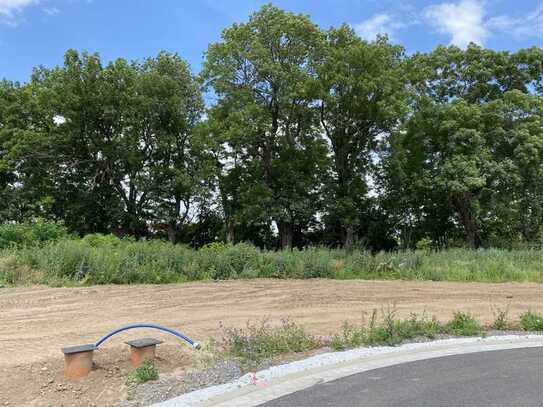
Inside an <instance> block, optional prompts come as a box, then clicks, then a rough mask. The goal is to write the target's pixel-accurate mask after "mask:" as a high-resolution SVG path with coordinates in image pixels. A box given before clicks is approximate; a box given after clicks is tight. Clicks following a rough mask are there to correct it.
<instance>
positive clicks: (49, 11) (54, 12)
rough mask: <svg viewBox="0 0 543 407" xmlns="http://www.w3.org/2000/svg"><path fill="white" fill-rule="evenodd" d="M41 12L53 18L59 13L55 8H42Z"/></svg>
mask: <svg viewBox="0 0 543 407" xmlns="http://www.w3.org/2000/svg"><path fill="white" fill-rule="evenodd" d="M43 12H44V13H45V14H47V15H49V16H55V15H57V14H58V13H60V10H59V9H58V8H56V7H44V9H43Z"/></svg>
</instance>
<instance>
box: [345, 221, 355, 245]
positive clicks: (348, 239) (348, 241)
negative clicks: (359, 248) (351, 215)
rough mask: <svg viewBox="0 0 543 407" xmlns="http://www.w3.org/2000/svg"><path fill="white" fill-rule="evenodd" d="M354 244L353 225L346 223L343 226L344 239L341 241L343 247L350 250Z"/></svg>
mask: <svg viewBox="0 0 543 407" xmlns="http://www.w3.org/2000/svg"><path fill="white" fill-rule="evenodd" d="M353 244H354V227H353V225H347V226H346V227H345V241H344V242H343V248H344V249H346V250H350V249H351V248H352V247H353Z"/></svg>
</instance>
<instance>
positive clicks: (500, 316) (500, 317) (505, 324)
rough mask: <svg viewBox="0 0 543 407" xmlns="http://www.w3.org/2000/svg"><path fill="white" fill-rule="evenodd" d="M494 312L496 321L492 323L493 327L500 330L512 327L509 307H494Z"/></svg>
mask: <svg viewBox="0 0 543 407" xmlns="http://www.w3.org/2000/svg"><path fill="white" fill-rule="evenodd" d="M493 313H494V322H493V323H492V329H497V330H499V331H505V330H506V329H509V328H510V324H509V309H508V308H505V309H500V308H497V309H493Z"/></svg>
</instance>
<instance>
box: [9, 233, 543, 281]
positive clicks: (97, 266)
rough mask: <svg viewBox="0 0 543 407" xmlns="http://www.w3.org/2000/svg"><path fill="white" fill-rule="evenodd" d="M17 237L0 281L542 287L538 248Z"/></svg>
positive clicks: (542, 254)
mask: <svg viewBox="0 0 543 407" xmlns="http://www.w3.org/2000/svg"><path fill="white" fill-rule="evenodd" d="M44 234H45V232H44ZM4 235H6V233H4ZM16 237H17V238H18V237H19V235H17V236H16ZM23 237H24V236H23ZM23 237H21V239H19V240H17V239H15V237H10V238H9V239H10V242H15V241H21V242H32V241H34V242H35V244H30V243H28V244H27V243H20V244H19V243H17V244H15V243H13V244H11V245H10V246H9V247H7V248H5V249H3V250H2V251H0V281H3V282H4V284H23V283H45V284H49V285H91V284H137V283H145V284H159V283H178V282H184V281H196V280H227V279H252V278H277V279H309V278H331V279H367V280H373V279H379V280H398V279H399V280H433V281H480V282H505V281H518V282H528V281H531V282H543V270H542V269H541V267H540V265H541V263H542V262H543V250H517V251H506V250H497V249H483V250H468V249H450V250H444V251H440V252H430V251H428V250H418V251H399V252H390V253H377V254H372V253H370V252H367V251H345V250H342V249H328V248H322V247H321V248H315V247H314V248H307V249H303V250H298V249H293V250H285V251H266V250H260V249H258V248H256V247H254V246H252V245H250V244H245V243H240V244H236V245H229V244H223V243H213V244H210V245H207V246H205V247H203V248H201V249H199V250H193V249H191V248H189V247H186V246H183V245H173V244H170V243H168V242H164V241H160V240H148V241H135V240H133V239H118V238H116V237H114V236H111V235H88V236H86V237H85V238H83V239H80V238H75V237H67V236H65V237H57V235H55V234H54V233H52V232H51V233H49V234H45V236H44V237H43V239H46V238H50V239H49V240H40V239H39V238H35V237H31V238H23ZM5 240H6V241H7V238H5Z"/></svg>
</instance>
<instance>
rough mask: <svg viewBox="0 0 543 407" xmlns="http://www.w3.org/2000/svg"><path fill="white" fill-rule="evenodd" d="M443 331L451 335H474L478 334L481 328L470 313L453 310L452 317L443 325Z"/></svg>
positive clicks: (481, 330)
mask: <svg viewBox="0 0 543 407" xmlns="http://www.w3.org/2000/svg"><path fill="white" fill-rule="evenodd" d="M445 331H446V332H447V333H449V334H451V335H458V336H476V335H480V334H481V333H482V332H483V329H482V328H481V325H480V324H479V322H477V320H476V319H475V318H474V317H473V316H472V315H470V314H467V313H464V312H455V313H454V316H453V319H452V320H451V321H449V323H447V325H446V326H445Z"/></svg>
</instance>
